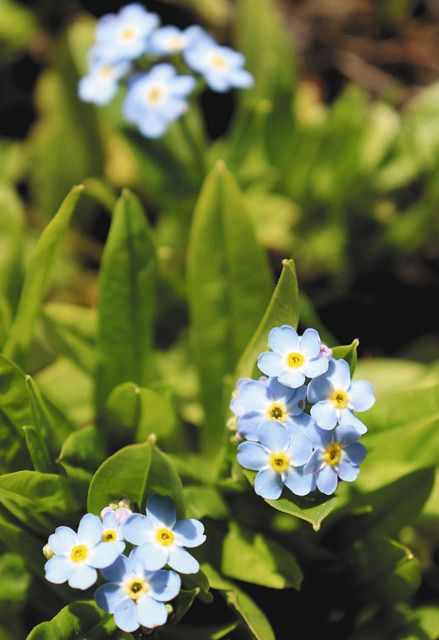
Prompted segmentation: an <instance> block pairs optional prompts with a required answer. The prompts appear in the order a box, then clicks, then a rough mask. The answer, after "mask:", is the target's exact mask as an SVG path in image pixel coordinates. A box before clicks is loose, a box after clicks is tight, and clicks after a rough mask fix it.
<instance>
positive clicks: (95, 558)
mask: <svg viewBox="0 0 439 640" xmlns="http://www.w3.org/2000/svg"><path fill="white" fill-rule="evenodd" d="M124 549H125V543H124V542H122V541H121V540H120V541H119V542H100V543H99V544H97V545H96V546H95V547H93V549H91V551H90V557H89V558H87V562H88V564H89V565H90V566H91V567H95V568H96V569H104V568H105V567H109V566H110V565H111V564H113V562H114V561H115V560H116V558H117V557H118V556H120V554H121V553H123V550H124Z"/></svg>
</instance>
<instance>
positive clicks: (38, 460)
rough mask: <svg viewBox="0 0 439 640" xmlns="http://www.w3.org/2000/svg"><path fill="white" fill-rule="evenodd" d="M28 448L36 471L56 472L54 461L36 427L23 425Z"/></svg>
mask: <svg viewBox="0 0 439 640" xmlns="http://www.w3.org/2000/svg"><path fill="white" fill-rule="evenodd" d="M23 431H24V437H25V439H26V446H27V450H28V451H29V455H30V458H31V460H32V464H33V466H34V469H35V471H41V473H56V471H57V469H56V466H55V463H54V461H53V460H52V459H51V458H50V455H49V452H48V450H47V447H46V443H45V442H44V439H43V437H42V435H41V433H40V431H38V429H35V427H23Z"/></svg>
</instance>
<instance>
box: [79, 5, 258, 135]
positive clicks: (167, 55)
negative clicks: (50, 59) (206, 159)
mask: <svg viewBox="0 0 439 640" xmlns="http://www.w3.org/2000/svg"><path fill="white" fill-rule="evenodd" d="M163 60H165V61H163ZM167 60H172V62H175V64H176V65H177V66H178V68H179V69H180V68H183V69H185V70H187V71H188V73H189V74H188V75H179V74H178V73H177V69H176V66H174V64H171V63H170V62H169V61H167ZM157 62H158V64H156V63H157ZM244 63H245V60H244V56H243V55H242V54H241V53H238V52H236V51H233V49H230V48H229V47H224V46H221V45H219V44H217V43H216V42H215V40H214V39H213V38H212V37H211V36H210V35H209V34H208V33H206V32H205V31H204V30H203V29H202V28H201V27H199V26H192V27H189V28H187V29H184V30H180V29H178V28H177V27H174V26H172V25H169V26H164V27H160V21H159V18H158V16H157V15H156V14H154V13H150V12H148V11H147V10H146V9H145V8H144V7H143V6H142V5H140V4H137V3H134V4H129V5H127V6H125V7H123V8H122V9H121V10H120V12H119V13H118V14H108V15H105V16H103V17H102V18H101V19H100V20H99V21H98V23H97V27H96V42H95V45H94V46H93V48H92V49H91V51H90V54H89V68H88V73H87V75H86V76H85V77H84V78H82V79H81V80H80V83H79V96H80V98H81V99H82V100H84V101H85V102H92V103H95V104H98V105H105V104H108V103H109V102H110V101H111V100H112V99H113V98H114V97H115V96H116V93H117V91H118V86H119V82H120V81H121V80H122V79H126V82H127V92H126V96H125V99H124V103H123V112H124V116H125V118H126V119H127V121H128V122H130V123H133V124H135V125H136V126H137V127H138V128H139V130H140V132H141V133H142V134H143V135H144V136H146V137H147V138H158V137H160V136H162V135H163V134H164V133H165V131H166V130H167V128H168V126H169V125H170V124H171V123H172V122H174V121H175V120H177V119H178V118H179V117H180V116H181V115H182V114H183V113H184V112H185V111H186V110H187V108H188V102H187V98H188V96H189V94H190V93H192V91H193V90H194V89H195V87H196V84H197V81H196V79H195V77H194V76H193V75H192V73H191V72H196V73H198V74H200V76H201V79H202V80H204V82H205V83H206V84H207V86H209V87H210V88H211V89H212V90H213V91H217V92H220V93H224V92H226V91H228V90H229V89H232V88H233V87H238V88H248V87H251V86H252V84H253V78H252V76H251V74H250V73H249V72H248V71H246V70H245V69H244Z"/></svg>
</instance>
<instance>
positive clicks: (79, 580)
mask: <svg viewBox="0 0 439 640" xmlns="http://www.w3.org/2000/svg"><path fill="white" fill-rule="evenodd" d="M97 579H98V572H97V571H96V569H93V567H89V566H88V565H86V564H84V563H81V564H78V566H77V567H73V568H72V571H71V573H70V576H69V586H70V587H72V589H81V590H82V591H85V589H88V588H89V587H91V585H92V584H94V583H95V582H96V580H97Z"/></svg>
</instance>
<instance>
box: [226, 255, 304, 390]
mask: <svg viewBox="0 0 439 640" xmlns="http://www.w3.org/2000/svg"><path fill="white" fill-rule="evenodd" d="M282 265H283V266H282V273H281V275H280V278H279V282H278V283H277V286H276V289H275V290H274V293H273V296H272V298H271V300H270V303H269V305H268V307H267V310H266V311H265V314H264V316H263V318H262V320H261V322H260V324H259V326H258V328H257V329H256V331H255V333H254V335H253V337H252V338H251V340H250V342H249V343H248V345H247V347H246V349H245V351H244V353H243V355H242V356H241V358H240V360H239V362H238V366H237V368H236V373H235V377H236V378H246V377H251V376H252V375H253V374H254V372H255V370H256V362H257V359H258V356H259V354H260V353H262V352H263V351H266V350H267V348H268V334H269V333H270V331H271V329H272V328H273V327H279V326H281V325H283V324H289V325H290V326H292V327H295V328H297V324H298V322H299V290H298V285H297V276H296V269H295V266H294V260H283V262H282Z"/></svg>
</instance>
